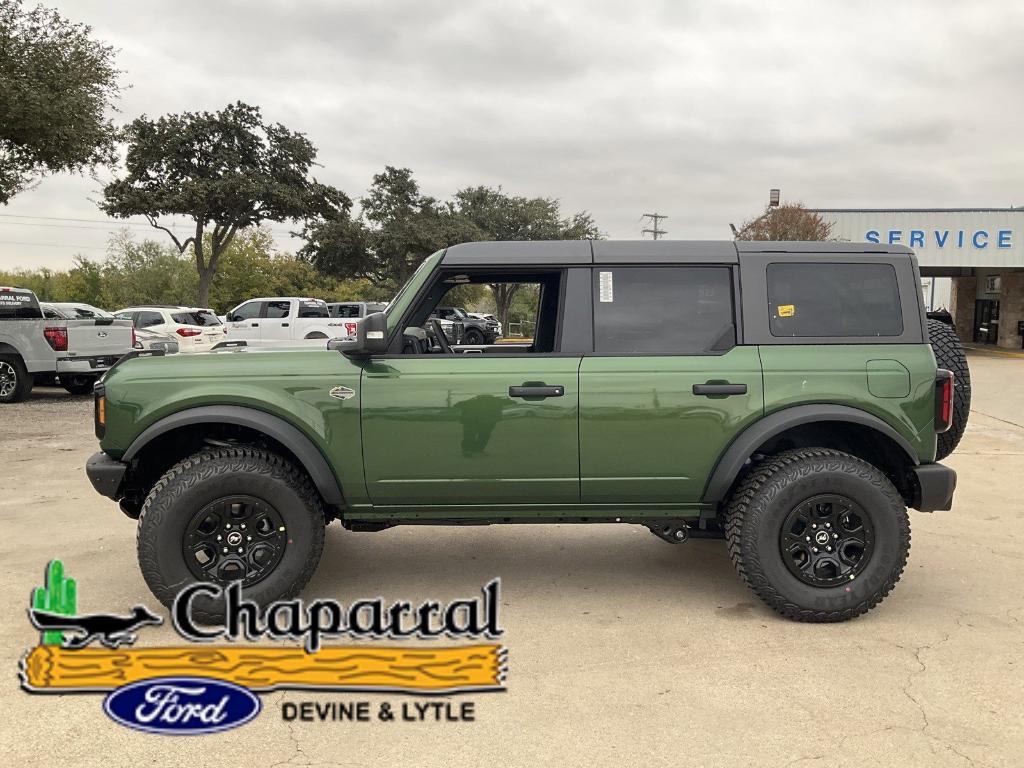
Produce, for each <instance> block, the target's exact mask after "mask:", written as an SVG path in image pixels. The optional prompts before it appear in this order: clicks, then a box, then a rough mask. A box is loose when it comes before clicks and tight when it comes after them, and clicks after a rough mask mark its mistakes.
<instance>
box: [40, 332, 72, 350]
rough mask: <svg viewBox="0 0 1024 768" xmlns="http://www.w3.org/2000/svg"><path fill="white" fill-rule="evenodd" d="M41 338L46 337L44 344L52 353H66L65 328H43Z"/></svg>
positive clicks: (66, 337)
mask: <svg viewBox="0 0 1024 768" xmlns="http://www.w3.org/2000/svg"><path fill="white" fill-rule="evenodd" d="M43 336H45V337H46V343H47V344H49V345H50V348H51V349H52V350H53V351H54V352H67V351H68V329H67V328H43Z"/></svg>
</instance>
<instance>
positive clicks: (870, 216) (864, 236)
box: [815, 208, 1024, 349]
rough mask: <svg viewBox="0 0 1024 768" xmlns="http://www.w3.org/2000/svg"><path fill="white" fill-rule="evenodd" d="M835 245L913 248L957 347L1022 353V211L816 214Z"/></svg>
mask: <svg viewBox="0 0 1024 768" xmlns="http://www.w3.org/2000/svg"><path fill="white" fill-rule="evenodd" d="M815 211H816V212H817V213H819V214H821V216H822V217H823V218H824V219H825V220H826V221H829V222H831V223H832V225H833V229H832V236H833V237H835V238H838V239H840V240H849V241H853V242H869V243H887V244H892V243H899V244H901V245H906V246H909V247H910V248H913V249H914V252H915V253H916V254H917V258H918V261H919V263H920V265H921V288H922V291H923V294H924V299H925V304H926V306H927V307H928V308H929V309H932V310H939V309H948V310H949V312H950V313H951V314H952V315H953V320H954V322H955V324H956V331H957V334H958V335H959V336H960V338H961V340H963V341H967V342H975V343H977V344H991V345H995V346H1000V347H1005V348H1008V349H1021V348H1022V347H1024V336H1022V332H1024V208H905V209H890V208H843V209H839V208H817V209H815Z"/></svg>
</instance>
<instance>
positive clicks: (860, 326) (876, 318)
mask: <svg viewBox="0 0 1024 768" xmlns="http://www.w3.org/2000/svg"><path fill="white" fill-rule="evenodd" d="M768 313H769V317H770V326H769V327H770V328H771V332H772V336H791V337H792V336H799V337H815V336H851V337H855V336H859V337H878V336H900V335H901V334H902V333H903V311H902V308H901V305H900V292H899V285H898V283H897V280H896V270H895V269H894V268H893V266H892V265H891V264H870V263H862V264H834V263H833V264H814V263H800V264H792V263H791V264H786V263H778V264H769V265H768Z"/></svg>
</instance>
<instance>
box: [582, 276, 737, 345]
mask: <svg viewBox="0 0 1024 768" xmlns="http://www.w3.org/2000/svg"><path fill="white" fill-rule="evenodd" d="M593 290H594V350H595V351H596V352H597V353H598V354H606V355H644V354H667V355H699V354H707V353H711V352H714V351H721V350H725V349H728V348H729V347H732V346H733V345H734V344H735V343H736V327H735V325H734V324H733V299H732V280H731V274H730V271H729V269H728V268H727V267H612V268H610V269H595V270H594V287H593Z"/></svg>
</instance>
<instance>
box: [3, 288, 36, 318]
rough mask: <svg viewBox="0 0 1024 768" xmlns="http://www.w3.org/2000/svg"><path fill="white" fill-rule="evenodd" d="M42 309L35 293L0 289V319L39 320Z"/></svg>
mask: <svg viewBox="0 0 1024 768" xmlns="http://www.w3.org/2000/svg"><path fill="white" fill-rule="evenodd" d="M42 318H43V311H42V310H41V309H40V308H39V301H38V300H37V299H36V297H35V294H33V293H29V292H28V291H0V320H41V319H42Z"/></svg>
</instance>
